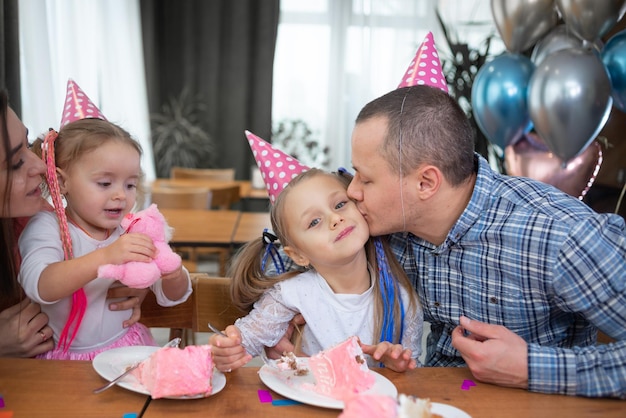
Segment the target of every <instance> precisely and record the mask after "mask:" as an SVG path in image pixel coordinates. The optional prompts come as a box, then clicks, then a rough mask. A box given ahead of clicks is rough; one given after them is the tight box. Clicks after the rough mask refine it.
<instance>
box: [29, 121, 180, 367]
mask: <svg viewBox="0 0 626 418" xmlns="http://www.w3.org/2000/svg"><path fill="white" fill-rule="evenodd" d="M43 149H44V154H45V157H46V161H47V170H48V172H47V176H46V177H47V180H48V187H49V190H50V193H51V197H52V200H53V202H54V206H55V212H56V214H55V212H46V211H43V212H39V213H38V214H37V215H35V216H34V217H33V218H32V219H31V220H30V221H29V223H28V225H27V226H26V228H25V230H24V232H23V233H22V235H21V237H20V240H19V248H20V252H21V254H22V265H21V269H20V276H19V280H20V282H21V284H22V287H23V288H24V291H25V292H26V294H27V295H28V297H29V298H30V299H32V300H33V301H35V302H38V303H40V304H41V307H42V310H43V311H44V312H45V313H46V314H47V315H48V317H49V319H50V321H49V324H50V326H51V327H52V329H53V332H54V333H53V337H54V339H55V341H56V347H55V349H53V350H51V351H48V352H46V353H44V354H42V355H40V356H39V357H41V358H47V359H70V360H91V359H93V358H94V357H95V356H96V355H97V354H98V353H99V352H101V351H104V350H108V349H111V348H114V347H120V346H129V345H155V342H154V339H153V338H152V336H151V334H150V331H149V329H147V328H146V327H145V326H144V325H142V324H139V323H136V324H134V325H132V326H130V327H129V328H124V326H123V322H124V321H125V320H126V319H127V318H128V317H129V316H130V314H129V312H128V311H111V310H110V309H109V308H108V303H109V302H110V301H106V296H107V291H108V290H109V288H110V287H112V286H115V285H116V284H115V283H116V282H115V281H114V280H111V279H109V278H99V277H97V270H98V267H99V266H101V265H104V264H123V263H126V262H129V261H140V262H147V261H150V260H151V259H152V258H154V257H155V256H156V250H155V246H154V244H153V243H152V240H151V239H150V237H148V236H147V235H144V234H139V233H125V231H123V229H122V227H121V226H120V222H121V221H122V219H123V218H124V216H125V215H126V214H127V213H129V212H130V211H131V210H132V209H133V207H134V206H135V202H136V199H137V188H138V187H139V186H140V182H141V180H142V170H141V167H140V159H141V147H140V145H139V144H138V143H137V142H136V141H135V140H133V139H132V138H131V137H130V135H129V134H128V132H126V131H125V130H124V129H122V128H120V127H119V126H117V125H115V124H113V123H111V122H108V121H106V120H102V119H95V118H89V119H79V120H76V121H73V122H71V123H69V124H67V125H65V126H63V127H62V128H61V130H60V131H59V133H58V135H57V133H56V132H54V131H51V132H49V133H48V134H47V135H46V139H45V141H44V143H43ZM61 196H62V197H63V198H64V200H65V208H64V207H63V206H64V204H63V202H62V201H61ZM151 288H152V290H153V292H154V293H155V294H156V296H157V300H158V301H159V304H161V305H163V306H171V305H176V304H178V303H181V302H183V301H185V300H186V299H187V297H188V296H189V294H190V293H191V284H190V279H189V274H188V272H187V271H186V270H184V269H183V268H182V266H179V267H178V269H176V270H174V271H172V272H169V273H167V274H165V275H164V276H163V277H162V278H161V279H159V280H158V281H157V282H155V283H154V284H153V285H152V287H151Z"/></svg>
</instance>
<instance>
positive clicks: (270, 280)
mask: <svg viewBox="0 0 626 418" xmlns="http://www.w3.org/2000/svg"><path fill="white" fill-rule="evenodd" d="M316 176H329V177H332V178H334V179H336V180H337V181H338V182H340V183H341V184H342V185H343V186H344V187H345V188H346V189H347V187H348V184H349V183H350V180H351V178H350V176H349V175H345V174H342V173H329V172H327V171H324V170H320V169H316V168H312V169H310V170H308V171H305V172H303V173H301V174H300V175H298V176H297V177H294V178H293V179H292V180H291V181H290V182H289V184H288V185H287V187H285V189H284V190H283V191H282V192H281V193H280V194H279V195H278V197H277V198H276V202H275V203H274V205H273V206H272V207H271V208H270V219H271V223H272V229H273V232H274V233H275V234H276V237H277V238H278V241H280V243H281V244H282V245H283V246H286V245H289V246H293V243H292V242H291V241H290V239H289V236H288V232H287V225H286V221H285V216H284V214H285V213H286V210H287V208H286V207H285V200H286V196H287V195H288V194H289V192H290V191H291V190H292V189H293V188H294V187H297V186H298V184H299V183H301V182H302V181H304V180H306V179H310V178H313V177H316ZM375 240H380V242H381V243H382V248H383V251H384V258H385V262H386V264H387V265H388V268H389V270H388V271H389V272H390V273H391V276H392V277H393V279H394V280H393V286H394V288H395V292H394V294H395V295H397V297H395V298H394V301H393V307H392V312H393V318H394V323H393V330H394V332H393V341H391V342H392V343H399V342H400V340H401V337H402V318H403V317H404V315H403V311H404V312H414V311H415V309H417V303H418V302H417V297H416V296H415V292H414V290H413V287H412V286H411V283H410V281H409V279H408V277H407V275H406V273H405V272H404V270H403V269H402V267H401V266H400V263H398V261H397V259H396V257H395V256H394V254H393V253H392V251H391V249H390V247H389V245H388V239H387V237H376V238H372V237H370V238H369V239H368V240H367V242H366V243H365V251H366V255H367V261H368V262H369V264H370V265H371V266H372V269H373V271H374V272H375V274H378V272H380V271H381V268H385V266H380V265H379V261H380V257H378V256H377V254H376V248H375V247H376V246H375ZM265 245H268V244H266V243H265V241H264V238H262V237H259V238H258V239H255V240H253V241H250V242H248V243H246V244H245V245H244V246H243V247H242V248H241V249H240V250H239V251H238V252H237V254H236V255H235V257H234V258H233V261H232V263H231V265H230V269H229V273H228V274H229V275H230V277H232V282H231V289H230V290H231V298H232V300H233V303H234V305H235V306H237V307H238V308H239V309H241V310H242V311H245V312H249V311H250V310H251V309H252V306H253V305H254V303H255V302H256V301H257V300H258V299H259V298H260V297H261V295H263V293H264V292H265V291H266V290H267V289H269V288H270V287H272V286H273V285H274V284H276V283H278V282H280V281H283V280H286V279H289V278H291V277H293V276H295V275H297V274H299V273H301V271H297V270H295V271H289V272H286V273H283V274H280V275H277V276H268V275H267V274H266V273H265V271H264V269H263V268H262V266H261V263H262V259H263V255H264V252H265ZM272 245H273V244H272ZM373 281H374V288H373V292H374V300H375V301H376V305H375V307H374V324H375V325H374V335H381V332H382V329H383V311H384V301H383V295H382V292H381V285H380V280H379V278H378V277H375V278H374V280H373ZM400 289H404V290H405V291H406V293H407V294H408V295H410V303H409V306H408V307H406V306H405V307H403V306H402V302H401V299H400V291H399V290H400ZM364 343H368V344H369V343H375V342H374V341H371V342H368V341H364Z"/></svg>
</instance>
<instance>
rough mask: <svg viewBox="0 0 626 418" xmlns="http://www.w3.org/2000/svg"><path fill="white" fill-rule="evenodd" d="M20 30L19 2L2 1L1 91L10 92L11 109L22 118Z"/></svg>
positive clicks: (0, 22)
mask: <svg viewBox="0 0 626 418" xmlns="http://www.w3.org/2000/svg"><path fill="white" fill-rule="evenodd" d="M18 29H19V25H18V15H17V0H0V89H6V90H7V91H8V92H9V101H10V105H11V108H12V109H13V110H14V111H15V113H17V115H18V116H20V117H21V113H22V111H21V110H22V100H21V98H20V44H19V31H18Z"/></svg>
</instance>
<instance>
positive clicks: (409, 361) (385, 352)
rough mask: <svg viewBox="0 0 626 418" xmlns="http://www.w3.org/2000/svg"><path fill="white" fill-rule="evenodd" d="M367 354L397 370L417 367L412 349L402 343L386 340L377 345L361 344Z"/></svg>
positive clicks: (402, 370) (401, 370) (403, 370)
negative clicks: (412, 356)
mask: <svg viewBox="0 0 626 418" xmlns="http://www.w3.org/2000/svg"><path fill="white" fill-rule="evenodd" d="M361 349H362V350H363V352H364V353H365V354H369V355H370V356H372V358H373V359H374V360H376V361H380V362H382V363H383V364H384V365H385V367H387V368H389V369H391V370H393V371H395V372H405V371H407V370H410V369H414V368H416V367H417V362H416V361H415V359H414V358H411V354H412V352H411V350H409V349H408V348H404V347H402V345H401V344H391V343H390V342H387V341H384V342H382V343H378V344H376V345H367V344H361Z"/></svg>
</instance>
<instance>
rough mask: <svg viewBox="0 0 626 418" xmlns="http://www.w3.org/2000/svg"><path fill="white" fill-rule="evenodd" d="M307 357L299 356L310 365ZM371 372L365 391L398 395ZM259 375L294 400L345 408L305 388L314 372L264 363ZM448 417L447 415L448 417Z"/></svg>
mask: <svg viewBox="0 0 626 418" xmlns="http://www.w3.org/2000/svg"><path fill="white" fill-rule="evenodd" d="M308 362H309V360H308V358H307V357H298V363H299V364H304V365H306V366H308ZM370 373H372V374H373V375H374V377H375V378H376V380H375V381H374V386H372V387H371V388H370V389H368V390H366V391H365V392H364V393H377V394H380V395H389V396H393V397H396V396H398V390H397V389H396V387H395V386H394V384H393V383H391V381H390V380H389V379H387V378H386V377H385V376H383V375H380V374H378V373H376V372H374V371H372V370H370ZM259 377H260V378H261V381H262V382H263V383H265V385H266V386H267V387H268V388H270V389H272V390H273V391H274V392H276V393H278V394H280V395H282V396H284V397H286V398H289V399H293V400H294V401H298V402H302V403H306V404H309V405H315V406H319V407H322V408H331V409H343V407H344V404H343V401H340V400H339V399H334V398H330V397H328V396H324V395H320V394H318V393H315V392H312V391H311V390H310V389H308V390H307V389H304V388H303V387H302V385H303V384H304V385H313V384H315V378H314V377H313V374H312V373H310V372H309V373H307V374H306V375H305V376H296V375H295V373H294V371H293V370H276V369H275V368H273V367H270V366H267V365H264V366H263V367H261V370H259ZM446 418H447V417H446Z"/></svg>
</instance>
